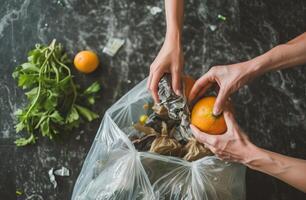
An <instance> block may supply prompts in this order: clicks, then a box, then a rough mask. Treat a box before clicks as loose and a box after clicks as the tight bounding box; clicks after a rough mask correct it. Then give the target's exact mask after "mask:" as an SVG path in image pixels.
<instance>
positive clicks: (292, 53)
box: [248, 33, 306, 75]
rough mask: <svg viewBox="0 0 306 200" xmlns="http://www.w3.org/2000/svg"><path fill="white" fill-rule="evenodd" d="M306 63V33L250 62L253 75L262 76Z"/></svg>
mask: <svg viewBox="0 0 306 200" xmlns="http://www.w3.org/2000/svg"><path fill="white" fill-rule="evenodd" d="M304 63H306V33H303V34H302V35H300V36H298V37H296V38H294V39H292V40H290V41H289V42H288V43H286V44H281V45H278V46H276V47H274V48H273V49H271V50H270V51H268V52H266V53H265V54H263V55H261V56H258V57H256V58H254V59H252V60H250V61H249V63H248V64H249V65H250V67H251V68H252V69H251V73H254V75H260V74H263V73H265V72H268V71H272V70H278V69H283V68H289V67H293V66H296V65H300V64H304Z"/></svg>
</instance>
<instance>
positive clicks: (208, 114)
mask: <svg viewBox="0 0 306 200" xmlns="http://www.w3.org/2000/svg"><path fill="white" fill-rule="evenodd" d="M215 101H216V97H212V96H211V97H204V98H202V99H200V100H199V101H198V102H197V103H196V104H195V105H194V106H193V108H192V111H191V124H193V125H194V126H196V127H197V128H198V129H200V130H201V131H203V132H205V133H208V134H212V135H220V134H223V133H224V132H225V131H226V129H227V127H226V123H225V120H224V117H223V114H221V115H219V116H214V115H213V108H214V104H215Z"/></svg>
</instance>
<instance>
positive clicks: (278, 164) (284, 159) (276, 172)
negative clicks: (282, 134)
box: [245, 147, 306, 192]
mask: <svg viewBox="0 0 306 200" xmlns="http://www.w3.org/2000/svg"><path fill="white" fill-rule="evenodd" d="M245 164H246V165H247V166H248V167H250V168H251V169H254V170H257V171H261V172H263V173H266V174H269V175H271V176H274V177H275V178H278V179H280V180H282V181H284V182H286V183H288V184H289V185H292V186H293V187H295V188H297V189H299V190H301V191H303V192H306V173H305V172H306V161H305V160H302V159H296V158H292V157H288V156H284V155H281V154H278V153H274V152H271V151H267V150H264V149H260V148H257V147H255V148H254V149H253V153H252V156H251V157H250V158H246V163H245Z"/></svg>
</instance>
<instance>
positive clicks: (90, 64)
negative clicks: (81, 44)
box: [73, 50, 99, 74]
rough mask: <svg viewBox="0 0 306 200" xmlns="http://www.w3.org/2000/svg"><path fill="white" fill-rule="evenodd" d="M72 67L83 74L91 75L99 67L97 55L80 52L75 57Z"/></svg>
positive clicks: (89, 52)
mask: <svg viewBox="0 0 306 200" xmlns="http://www.w3.org/2000/svg"><path fill="white" fill-rule="evenodd" d="M73 63H74V66H75V68H77V70H79V71H80V72H83V73H86V74H88V73H91V72H93V71H95V70H96V69H97V67H98V65H99V58H98V56H97V54H95V53H94V52H92V51H88V50H86V51H80V52H79V53H78V54H77V55H76V56H75V57H74V61H73Z"/></svg>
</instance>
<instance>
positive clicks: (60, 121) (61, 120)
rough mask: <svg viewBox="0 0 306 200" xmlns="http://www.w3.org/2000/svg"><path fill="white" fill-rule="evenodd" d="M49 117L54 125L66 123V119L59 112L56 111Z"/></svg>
mask: <svg viewBox="0 0 306 200" xmlns="http://www.w3.org/2000/svg"><path fill="white" fill-rule="evenodd" d="M49 117H50V119H51V120H52V121H53V122H54V123H58V124H63V123H64V118H63V117H62V116H61V115H60V113H59V112H58V111H57V110H55V111H54V112H53V113H52V114H51V115H50V116H49Z"/></svg>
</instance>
